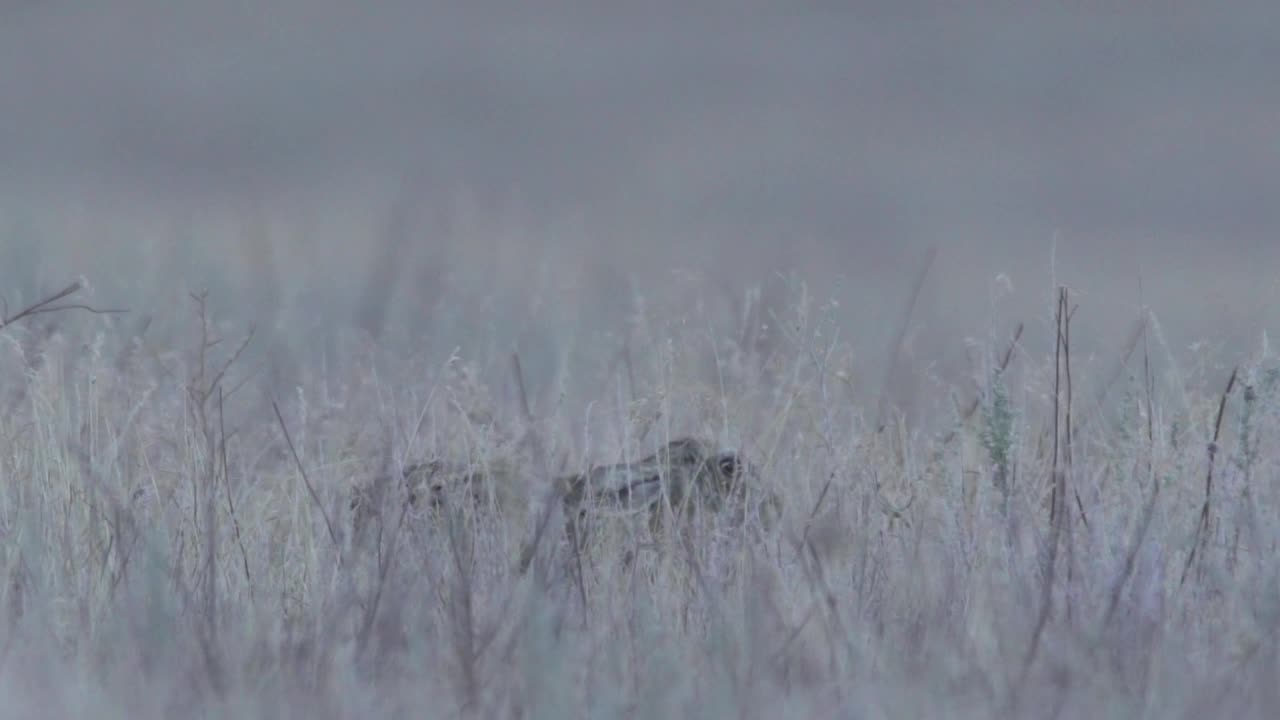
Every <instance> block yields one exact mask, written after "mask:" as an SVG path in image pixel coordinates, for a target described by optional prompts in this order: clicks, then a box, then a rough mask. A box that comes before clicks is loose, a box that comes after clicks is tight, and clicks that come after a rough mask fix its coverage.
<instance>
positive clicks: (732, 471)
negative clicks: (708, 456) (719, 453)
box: [720, 455, 738, 479]
mask: <svg viewBox="0 0 1280 720" xmlns="http://www.w3.org/2000/svg"><path fill="white" fill-rule="evenodd" d="M720 474H721V475H723V476H725V477H726V478H729V479H733V478H736V477H738V459H737V458H735V457H733V456H732V455H728V456H725V457H722V458H720Z"/></svg>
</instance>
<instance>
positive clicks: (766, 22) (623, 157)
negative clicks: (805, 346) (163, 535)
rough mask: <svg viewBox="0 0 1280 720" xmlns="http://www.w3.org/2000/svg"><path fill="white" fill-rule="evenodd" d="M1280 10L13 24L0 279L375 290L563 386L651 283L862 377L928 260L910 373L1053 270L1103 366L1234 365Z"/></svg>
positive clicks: (1264, 301) (1037, 301)
mask: <svg viewBox="0 0 1280 720" xmlns="http://www.w3.org/2000/svg"><path fill="white" fill-rule="evenodd" d="M1277 23H1280V6H1274V5H1271V4H1267V3H1261V2H1254V3H1239V4H1233V5H1232V7H1231V11H1230V12H1226V11H1224V10H1223V9H1221V8H1215V7H1210V6H1203V5H1199V4H1193V3H1188V2H1173V3H1163V4H1160V5H1159V6H1158V7H1157V6H1136V5H1124V6H1120V5H1115V4H1103V3H1079V4H1072V5H1069V6H1068V5H1066V4H1055V5H1038V6H1035V7H1034V8H1033V7H1030V6H1023V5H1014V4H1009V3H994V2H986V3H976V4H968V5H966V6H965V8H964V9H958V8H956V7H954V6H951V5H945V4H943V3H880V2H861V3H849V4H846V5H840V4H832V3H810V4H806V5H804V6H801V7H788V8H787V9H786V10H785V11H784V10H782V9H779V8H776V7H772V6H768V5H765V4H764V3H750V4H743V3H732V4H730V3H719V4H715V3H703V4H697V5H696V6H689V5H686V4H677V3H661V4H652V3H651V4H647V5H645V6H644V9H643V10H641V9H639V8H630V9H610V10H604V9H601V8H598V7H595V6H588V5H587V4H583V3H573V2H562V3H544V4H540V7H539V9H538V10H537V11H536V12H535V11H533V10H531V9H528V8H525V9H522V10H500V9H498V8H497V7H496V6H488V5H483V6H482V5H477V4H474V3H429V4H427V3H411V2H387V3H379V4H377V5H376V6H359V7H356V6H350V7H348V6H345V5H342V4H338V3H302V2H297V1H296V0H269V1H267V2H256V3H248V2H229V3H202V4H191V5H187V6H183V7H176V6H172V5H170V4H166V3H159V2H155V1H154V0H133V1H127V0H114V1H112V2H102V3H98V4H95V5H93V6H84V5H78V4H71V3H59V2H52V3H16V4H9V5H6V6H5V9H4V10H0V92H2V93H3V94H4V96H5V97H6V98H7V99H8V102H7V103H6V111H5V113H3V114H0V158H2V161H0V228H3V233H4V234H3V238H4V247H5V248H6V253H5V256H6V263H5V269H4V273H3V276H2V277H0V282H3V283H4V288H5V289H6V292H5V294H6V296H7V297H8V298H9V299H10V302H11V303H13V302H15V301H14V295H15V293H16V294H18V295H22V296H25V297H29V296H31V295H32V294H34V293H36V292H39V288H46V289H47V288H49V287H51V286H54V285H59V284H65V282H66V281H68V280H69V279H71V278H73V277H74V276H76V275H79V274H84V275H86V276H87V277H88V278H89V280H90V282H91V283H92V284H93V285H94V286H95V287H96V288H97V289H98V293H97V295H96V299H97V300H99V301H101V302H102V303H103V304H105V305H112V306H116V305H130V306H132V307H141V308H146V307H147V306H148V305H151V306H153V307H152V308H151V309H150V310H149V311H150V312H152V313H153V314H154V313H156V312H158V311H159V310H160V309H162V308H166V307H175V306H172V305H171V304H170V303H171V301H172V300H174V299H178V300H180V299H181V298H182V297H183V296H184V295H185V292H186V291H188V290H194V289H198V288H200V287H205V286H208V287H211V288H213V289H214V290H215V292H214V296H213V298H212V299H213V302H214V303H215V305H216V304H218V303H222V307H224V308H225V309H226V311H227V312H228V313H229V314H230V317H233V318H235V319H237V320H239V321H243V322H246V323H247V322H258V323H259V324H260V325H264V326H265V327H266V328H267V329H268V330H271V331H273V332H276V333H278V334H286V335H287V334H289V333H296V332H299V331H300V329H301V328H304V327H305V326H307V323H311V322H336V319H337V318H346V317H347V316H349V315H357V316H358V315H359V314H360V313H361V312H367V308H365V309H362V308H363V307H364V306H365V305H368V304H370V303H372V304H373V305H381V306H383V307H384V308H388V312H389V313H390V315H389V321H390V322H393V323H401V324H402V325H403V326H404V327H405V328H407V329H408V330H409V331H410V332H411V333H412V332H418V333H422V334H424V336H425V337H429V338H430V339H431V340H432V341H433V342H436V343H437V344H439V345H440V346H441V347H444V348H445V349H444V350H441V352H445V353H447V352H448V350H449V349H450V348H452V347H453V346H454V345H455V344H468V343H469V344H470V345H471V346H472V347H471V348H470V349H471V351H472V353H473V354H476V355H479V354H482V353H484V352H486V350H485V349H486V348H490V349H491V348H497V349H498V350H500V351H504V352H505V351H506V350H508V349H511V348H516V349H519V350H520V351H521V352H522V353H524V354H525V355H526V356H528V357H529V361H528V365H529V367H530V368H531V370H530V372H531V373H532V374H533V375H535V376H536V377H538V378H539V381H538V382H539V384H541V385H544V386H545V385H546V384H547V383H549V382H550V378H551V376H552V375H553V374H554V373H555V371H556V370H555V368H557V367H558V366H560V365H561V364H563V363H564V362H567V360H566V358H565V357H564V356H563V353H581V352H584V351H583V350H582V349H581V348H580V347H576V346H581V345H586V346H591V344H592V343H593V342H595V338H596V337H597V336H599V335H601V334H607V333H613V334H621V333H625V328H626V327H627V323H628V318H629V317H630V315H631V314H632V313H633V312H634V311H635V300H636V296H637V295H643V296H647V297H649V298H650V299H653V298H657V299H660V300H662V301H665V302H668V303H676V302H677V299H681V298H688V299H689V303H690V304H688V305H687V306H688V307H693V303H694V302H695V299H696V296H697V293H696V292H692V291H691V290H689V288H690V287H691V286H694V287H700V288H702V289H704V290H705V292H706V294H707V295H708V296H711V297H719V298H720V300H725V299H729V300H733V299H735V298H736V299H740V298H741V296H742V295H743V294H744V293H746V292H747V291H748V290H749V289H750V288H753V287H757V286H761V285H768V284H770V283H776V282H778V280H777V278H778V276H779V275H780V274H781V275H784V276H785V275H788V274H792V273H793V274H794V277H795V278H797V279H798V280H799V281H803V282H805V283H806V284H807V286H808V287H809V289H810V292H811V293H812V294H813V296H814V297H815V298H816V299H817V300H818V301H819V302H821V301H822V300H825V299H826V298H828V297H830V298H833V299H837V300H838V301H839V303H840V308H839V310H838V311H836V312H837V314H838V317H839V323H840V325H841V327H842V329H843V331H844V332H845V333H846V335H847V336H849V337H853V338H856V339H857V341H858V344H859V346H861V347H865V348H866V349H865V351H864V355H865V358H862V359H860V360H861V361H863V362H865V365H866V366H867V367H868V374H869V375H872V376H877V373H878V370H877V369H876V366H877V363H882V362H883V358H884V354H885V350H884V349H885V348H886V344H887V343H889V342H890V341H891V340H892V338H893V336H894V334H895V332H896V331H897V327H898V324H899V322H900V318H901V316H902V308H903V307H904V306H905V304H906V302H907V299H908V296H909V292H910V288H911V286H912V284H913V282H914V277H915V275H916V274H917V272H918V269H919V265H920V262H921V258H923V257H924V256H925V254H926V252H927V251H928V249H929V248H930V247H937V248H938V249H939V255H938V259H937V262H936V264H935V265H934V267H933V268H932V270H931V272H930V275H929V277H928V279H927V282H926V285H925V290H924V293H923V295H922V298H921V302H920V305H919V306H918V307H917V312H916V314H915V315H914V317H913V323H912V331H911V333H910V334H909V337H908V340H909V343H910V349H912V350H913V352H914V354H915V355H914V357H915V363H916V365H917V369H920V368H926V367H927V366H928V365H929V364H930V363H937V364H938V365H939V366H940V367H942V369H943V370H944V371H945V372H946V373H948V374H950V375H951V376H952V378H953V379H954V376H955V374H957V373H959V374H963V373H965V372H969V371H971V368H970V367H969V366H968V365H967V362H968V361H967V360H966V355H965V353H966V347H965V341H966V339H967V338H970V337H978V338H980V339H982V338H986V336H988V335H992V334H994V336H995V337H996V339H995V340H994V341H993V342H995V343H997V344H998V343H1001V342H1003V340H1002V339H1001V338H1003V337H1005V336H1006V335H1007V333H1008V332H1009V331H1010V330H1011V328H1012V325H1013V324H1015V323H1017V322H1026V323H1027V324H1028V327H1029V330H1032V329H1037V330H1042V329H1043V328H1042V327H1039V328H1037V324H1038V325H1039V326H1045V325H1046V317H1047V313H1048V312H1049V309H1050V307H1051V303H1052V285H1053V283H1054V281H1055V280H1056V281H1057V282H1062V283H1065V284H1068V285H1070V286H1071V287H1072V288H1073V291H1074V292H1075V293H1076V297H1077V298H1078V299H1079V302H1080V305H1081V311H1080V313H1079V314H1078V322H1079V323H1080V324H1081V330H1080V331H1079V334H1078V337H1080V338H1081V341H1082V343H1084V345H1083V347H1084V348H1085V350H1086V351H1095V352H1098V353H1101V354H1103V355H1106V354H1107V353H1112V354H1114V353H1118V352H1119V349H1120V347H1121V345H1122V343H1123V341H1124V336H1125V333H1126V332H1127V331H1128V329H1129V328H1130V327H1131V326H1132V323H1133V322H1134V320H1135V319H1136V318H1137V317H1138V315H1139V313H1140V309H1141V307H1142V306H1143V305H1144V304H1145V305H1148V306H1150V307H1151V308H1152V309H1153V310H1154V311H1155V312H1156V313H1157V315H1158V316H1159V317H1160V318H1161V321H1162V324H1163V327H1164V329H1165V331H1166V333H1167V335H1168V338H1169V341H1170V344H1171V346H1172V347H1173V348H1174V349H1175V350H1178V351H1183V350H1186V349H1187V348H1188V347H1189V346H1190V344H1191V343H1193V342H1196V341H1200V340H1206V341H1208V342H1211V343H1216V344H1220V345H1223V346H1232V347H1231V350H1230V351H1228V352H1227V355H1228V356H1231V355H1232V354H1236V355H1243V354H1245V353H1248V352H1251V351H1252V350H1253V349H1254V348H1255V347H1256V346H1257V342H1258V338H1259V335H1260V334H1261V333H1262V332H1264V331H1268V332H1272V333H1274V332H1275V331H1276V330H1277V329H1280V325H1278V324H1277V321H1276V319H1275V318H1276V316H1275V314H1274V313H1272V312H1270V311H1269V309H1270V307H1272V306H1273V305H1274V303H1275V301H1276V300H1277V299H1280V297H1278V293H1277V290H1280V285H1278V284H1277V280H1278V279H1280V275H1278V274H1277V268H1280V250H1277V230H1278V229H1280V205H1278V204H1276V203H1275V202H1274V200H1275V198H1276V197H1277V190H1280V162H1277V161H1278V160H1280V142H1278V141H1277V136H1276V128H1277V127H1280V125H1278V124H1277V123H1278V122H1280V86H1277V85H1276V84H1275V83H1274V81H1273V78H1272V77H1271V75H1272V74H1273V73H1271V71H1270V68H1272V67H1275V66H1277V64H1280V45H1277V44H1276V43H1274V42H1273V38H1274V36H1275V34H1274V29H1275V28H1276V26H1277ZM685 271H689V272H692V273H695V274H696V275H697V276H698V277H697V278H694V279H689V278H688V277H686V276H683V275H680V273H682V272H685ZM698 278H701V279H698ZM1010 290H1011V292H1009V291H1010ZM219 291H220V294H221V297H219ZM1006 292H1007V293H1008V294H1007V295H1001V297H1000V298H999V299H998V301H997V302H995V304H994V305H993V302H992V298H993V293H1006ZM377 293H383V294H384V295H383V296H382V297H375V295H377ZM782 295H785V293H783V294H782ZM774 299H775V300H776V301H777V302H779V303H782V304H780V305H775V306H774V307H779V308H780V307H785V301H786V300H788V299H789V298H787V297H782V296H781V295H778V294H777V293H776V291H775V295H774ZM437 301H439V302H442V303H445V304H448V305H449V306H450V308H449V310H450V312H449V313H446V314H448V315H449V317H450V318H452V319H451V320H450V323H449V324H447V326H446V325H445V324H442V322H443V321H442V320H441V319H440V317H441V315H440V313H439V312H437V310H438V309H436V310H433V306H432V305H431V303H432V302H437ZM679 302H684V300H682V299H681V300H679ZM178 310H179V311H181V310H185V308H180V307H179V308H178ZM433 313H436V314H435V315H433ZM993 313H994V317H993ZM995 321H998V322H996V324H997V327H994V328H993V327H992V324H993V322H995ZM726 322H731V321H730V320H726ZM1041 334H1042V335H1043V332H1041ZM481 336H484V337H486V338H487V339H486V340H484V341H483V342H482V341H481V340H480V338H481ZM446 346H447V347H446ZM569 346H575V347H573V348H570V349H566V348H568V347H569ZM499 354H501V353H499ZM592 361H595V358H592ZM561 369H562V370H563V368H561ZM873 382H874V381H873Z"/></svg>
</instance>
